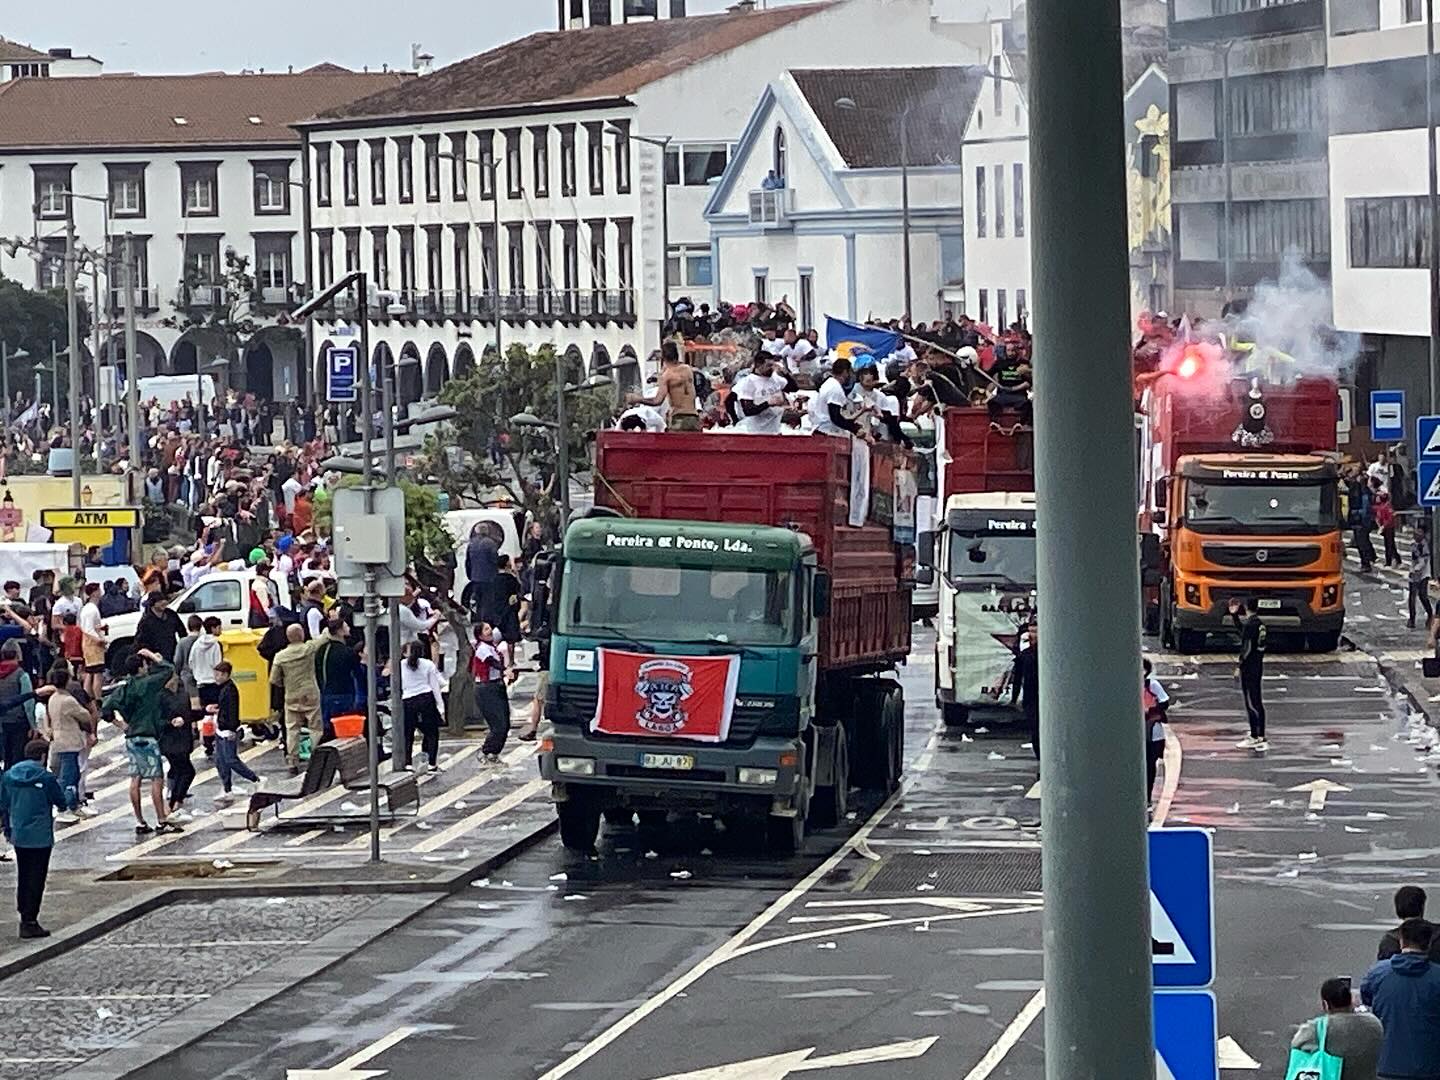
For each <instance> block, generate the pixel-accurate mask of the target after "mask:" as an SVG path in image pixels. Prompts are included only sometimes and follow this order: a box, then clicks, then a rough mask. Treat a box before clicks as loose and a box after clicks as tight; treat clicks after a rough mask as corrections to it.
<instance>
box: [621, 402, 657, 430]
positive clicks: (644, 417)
mask: <svg viewBox="0 0 1440 1080" xmlns="http://www.w3.org/2000/svg"><path fill="white" fill-rule="evenodd" d="M615 426H616V427H618V428H619V429H620V430H621V431H664V430H665V414H664V413H662V412H661V411H660V410H659V409H657V408H655V407H654V406H653V405H632V406H630V408H628V409H626V410H625V411H624V412H622V413H621V414H620V419H619V420H618V421H617V422H616V424H615Z"/></svg>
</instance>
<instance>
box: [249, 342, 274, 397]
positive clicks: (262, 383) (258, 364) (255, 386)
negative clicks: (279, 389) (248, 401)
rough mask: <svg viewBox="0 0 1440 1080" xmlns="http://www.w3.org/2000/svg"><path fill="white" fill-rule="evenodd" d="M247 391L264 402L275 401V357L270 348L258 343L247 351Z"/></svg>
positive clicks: (263, 343)
mask: <svg viewBox="0 0 1440 1080" xmlns="http://www.w3.org/2000/svg"><path fill="white" fill-rule="evenodd" d="M244 372H245V389H246V391H248V392H249V393H251V394H254V395H255V396H256V397H257V398H259V399H260V400H262V401H273V400H274V399H275V357H274V356H273V355H272V354H271V352H270V346H269V345H267V344H266V343H265V342H263V341H257V342H255V343H254V344H252V345H251V346H250V347H249V348H248V349H246V350H245V364H244Z"/></svg>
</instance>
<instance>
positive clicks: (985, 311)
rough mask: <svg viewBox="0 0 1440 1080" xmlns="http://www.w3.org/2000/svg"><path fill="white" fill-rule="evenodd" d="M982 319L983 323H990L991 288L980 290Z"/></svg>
mask: <svg viewBox="0 0 1440 1080" xmlns="http://www.w3.org/2000/svg"><path fill="white" fill-rule="evenodd" d="M980 321H981V322H982V323H988V322H989V321H990V290H989V289H981V290H980Z"/></svg>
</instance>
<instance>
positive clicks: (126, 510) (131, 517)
mask: <svg viewBox="0 0 1440 1080" xmlns="http://www.w3.org/2000/svg"><path fill="white" fill-rule="evenodd" d="M40 524H41V525H43V526H44V527H45V528H47V529H136V528H139V527H140V511H139V510H137V509H136V508H135V507H133V506H114V507H89V506H82V507H75V508H68V507H67V508H63V509H57V510H41V511H40Z"/></svg>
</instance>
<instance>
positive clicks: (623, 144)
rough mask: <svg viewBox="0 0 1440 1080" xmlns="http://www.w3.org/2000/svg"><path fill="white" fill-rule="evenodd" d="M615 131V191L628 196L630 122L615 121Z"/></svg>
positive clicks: (612, 125) (613, 125)
mask: <svg viewBox="0 0 1440 1080" xmlns="http://www.w3.org/2000/svg"><path fill="white" fill-rule="evenodd" d="M610 126H611V127H613V128H614V129H615V190H616V191H618V192H619V193H620V194H621V195H628V194H630V121H629V120H616V121H615V122H614V123H613V124H611V125H610Z"/></svg>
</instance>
